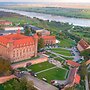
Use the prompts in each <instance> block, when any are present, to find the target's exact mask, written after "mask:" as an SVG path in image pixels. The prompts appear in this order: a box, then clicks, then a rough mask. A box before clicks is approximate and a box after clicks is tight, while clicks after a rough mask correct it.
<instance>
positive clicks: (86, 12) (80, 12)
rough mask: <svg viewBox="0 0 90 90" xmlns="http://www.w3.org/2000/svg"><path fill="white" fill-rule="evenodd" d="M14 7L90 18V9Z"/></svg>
mask: <svg viewBox="0 0 90 90" xmlns="http://www.w3.org/2000/svg"><path fill="white" fill-rule="evenodd" d="M12 9H18V10H24V11H29V12H37V13H45V14H51V15H59V16H66V17H75V18H88V19H90V9H74V8H59V7H57V8H55V7H37V8H35V7H34V8H29V7H23V8H22V7H21V8H20V7H16V8H12Z"/></svg>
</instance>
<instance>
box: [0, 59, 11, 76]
mask: <svg viewBox="0 0 90 90" xmlns="http://www.w3.org/2000/svg"><path fill="white" fill-rule="evenodd" d="M11 73H12V68H11V65H10V61H9V60H5V59H3V58H0V76H3V75H10V74H11Z"/></svg>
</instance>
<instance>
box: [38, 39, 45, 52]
mask: <svg viewBox="0 0 90 90" xmlns="http://www.w3.org/2000/svg"><path fill="white" fill-rule="evenodd" d="M44 46H45V45H44V39H43V38H40V39H39V40H38V50H40V49H42V48H44Z"/></svg>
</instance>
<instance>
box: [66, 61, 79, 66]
mask: <svg viewBox="0 0 90 90" xmlns="http://www.w3.org/2000/svg"><path fill="white" fill-rule="evenodd" d="M66 63H67V64H68V65H71V66H74V67H79V66H80V64H79V63H76V62H74V61H72V60H67V61H66Z"/></svg>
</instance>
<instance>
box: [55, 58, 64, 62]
mask: <svg viewBox="0 0 90 90" xmlns="http://www.w3.org/2000/svg"><path fill="white" fill-rule="evenodd" d="M54 60H57V61H60V62H62V61H64V60H63V59H61V58H59V57H56V58H54Z"/></svg>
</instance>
